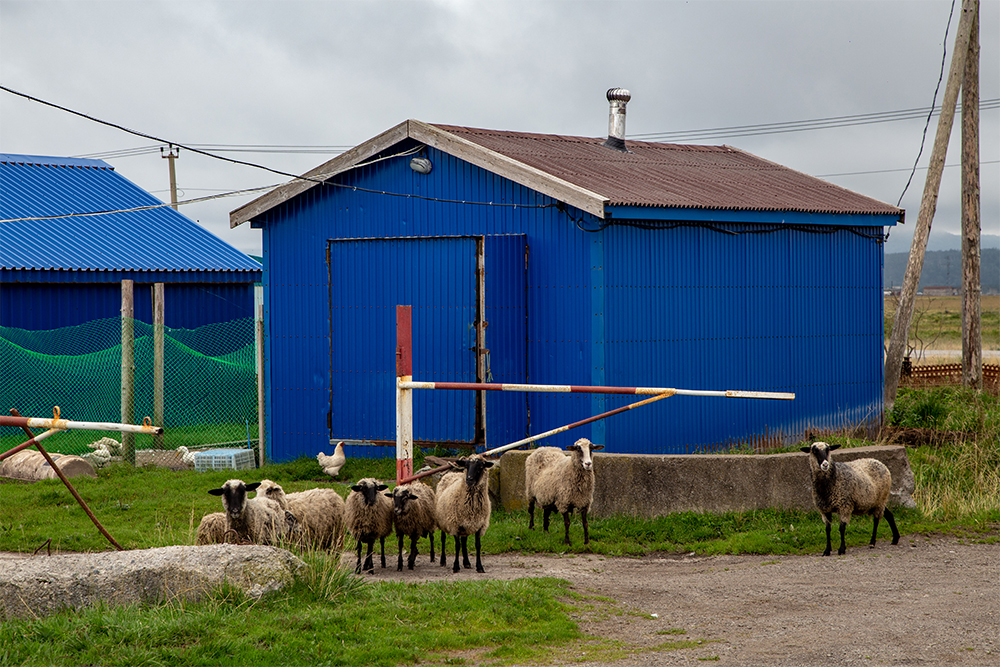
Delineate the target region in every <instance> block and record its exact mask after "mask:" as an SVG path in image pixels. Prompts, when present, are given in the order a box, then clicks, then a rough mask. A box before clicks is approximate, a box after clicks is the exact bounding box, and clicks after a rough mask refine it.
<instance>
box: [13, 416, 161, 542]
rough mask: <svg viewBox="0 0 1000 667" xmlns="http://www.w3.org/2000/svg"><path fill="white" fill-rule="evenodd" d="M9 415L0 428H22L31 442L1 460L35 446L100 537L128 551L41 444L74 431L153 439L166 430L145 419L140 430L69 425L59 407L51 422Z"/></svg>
mask: <svg viewBox="0 0 1000 667" xmlns="http://www.w3.org/2000/svg"><path fill="white" fill-rule="evenodd" d="M10 414H11V416H10V417H8V416H6V415H0V426H19V427H21V429H22V430H23V431H24V432H25V434H26V435H27V436H28V438H29V440H28V441H27V442H24V443H21V444H20V445H17V446H16V447H12V448H11V449H9V450H7V451H6V452H3V453H2V454H0V460H3V459H5V458H7V457H8V456H11V455H13V454H16V453H17V452H19V451H21V450H23V449H27V448H28V447H31V446H34V447H35V448H36V449H37V450H38V452H39V453H40V454H41V455H42V456H43V457H44V458H45V461H46V462H47V463H48V464H49V466H51V467H52V470H54V471H55V473H56V475H58V477H59V479H60V480H62V483H63V484H65V485H66V488H67V489H69V492H70V493H71V494H72V495H73V497H74V498H75V499H76V502H77V503H79V504H80V507H82V508H83V511H84V512H86V513H87V516H88V517H90V520H91V521H93V522H94V525H95V526H97V530H99V531H100V532H101V534H102V535H104V537H106V538H108V541H109V542H111V544H112V545H113V546H114V547H115V549H117V550H118V551H124V550H125V548H124V547H123V546H122V545H120V544H118V542H116V541H115V538H113V537H111V534H110V533H109V532H108V531H107V530H106V529H105V528H104V526H102V525H101V522H100V521H98V520H97V517H96V516H94V513H93V512H92V511H90V508H89V507H88V506H87V503H86V502H85V501H84V499H83V498H82V497H81V496H80V494H79V493H77V491H76V489H75V488H73V485H72V484H71V483H70V481H69V478H68V477H66V475H64V474H63V471H62V470H60V469H59V466H58V465H56V462H55V461H54V460H53V459H52V457H51V456H50V455H49V453H48V452H47V451H45V448H44V447H42V444H41V442H40V441H41V440H44V439H45V438H47V437H49V436H50V435H53V434H55V433H59V432H60V431H66V430H69V429H73V428H76V429H83V430H88V431H129V432H131V433H148V434H150V435H163V428H162V427H159V426H153V425H152V424H150V422H149V417H146V418H145V419H144V420H143V424H142V426H137V425H133V424H110V423H100V422H75V421H69V420H66V419H60V418H59V406H58V405H57V406H55V408H53V410H52V417H53V418H52V419H37V418H32V417H22V416H21V413H19V412H18V411H17V410H16V409H14V408H11V409H10ZM32 426H34V427H37V428H47V429H48V430H47V431H45V432H44V433H40V434H39V435H37V436H36V435H35V434H34V433H33V432H32V430H31V428H30V427H32ZM39 548H41V547H39ZM36 552H37V549H36Z"/></svg>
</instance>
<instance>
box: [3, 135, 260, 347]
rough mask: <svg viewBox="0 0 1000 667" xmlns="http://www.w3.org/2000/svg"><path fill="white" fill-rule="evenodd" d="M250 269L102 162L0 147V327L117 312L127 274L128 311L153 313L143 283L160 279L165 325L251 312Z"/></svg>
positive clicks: (145, 316) (255, 278)
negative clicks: (131, 287)
mask: <svg viewBox="0 0 1000 667" xmlns="http://www.w3.org/2000/svg"><path fill="white" fill-rule="evenodd" d="M150 207H152V208H150ZM105 211H118V212H114V213H101V212H105ZM97 213H101V214H99V215H95V214H97ZM260 277H261V266H260V263H259V262H257V261H256V260H254V259H252V258H250V257H249V256H247V255H245V254H244V253H242V252H240V251H239V250H237V249H236V248H233V247H232V246H230V245H229V244H228V243H225V242H224V241H222V240H221V239H219V238H218V237H216V236H215V235H213V234H211V233H210V232H208V231H207V230H206V229H204V228H203V227H201V226H199V225H198V224H197V223H195V222H194V221H193V220H191V219H189V218H188V217H186V216H184V215H182V214H181V213H178V212H177V211H175V210H173V209H172V208H169V207H165V206H163V203H162V202H161V201H160V200H159V199H157V198H155V197H153V196H152V195H151V194H149V193H147V192H146V191H144V190H143V189H142V188H140V187H139V186H137V185H135V184H134V183H132V182H131V181H129V180H128V179H126V178H124V177H123V176H121V175H120V174H118V173H117V172H116V171H115V170H114V169H113V167H111V165H109V164H108V163H107V162H104V161H102V160H89V159H80V158H63V157H41V156H33V155H12V154H0V326H5V327H15V328H19V329H27V330H31V331H41V330H49V329H57V328H61V327H67V326H73V325H77V324H82V323H84V322H89V321H92V320H98V319H103V318H109V317H119V316H120V313H121V281H122V280H125V279H130V280H134V281H135V318H136V319H138V320H141V321H143V322H147V323H151V322H152V321H153V320H152V299H151V297H150V291H149V287H150V286H151V285H152V284H153V283H157V282H162V283H164V293H165V296H164V302H165V314H164V318H165V323H166V325H167V326H168V327H171V328H178V329H194V328H197V327H200V326H202V325H206V324H214V323H218V322H229V321H231V320H235V319H241V318H252V317H253V316H254V283H256V282H259V281H260Z"/></svg>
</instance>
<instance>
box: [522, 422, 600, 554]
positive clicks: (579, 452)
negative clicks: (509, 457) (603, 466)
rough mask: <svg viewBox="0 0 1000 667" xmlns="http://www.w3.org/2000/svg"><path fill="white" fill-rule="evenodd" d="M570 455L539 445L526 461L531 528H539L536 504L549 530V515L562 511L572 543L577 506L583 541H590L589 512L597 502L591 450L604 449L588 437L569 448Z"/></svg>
mask: <svg viewBox="0 0 1000 667" xmlns="http://www.w3.org/2000/svg"><path fill="white" fill-rule="evenodd" d="M566 449H567V450H569V452H570V455H569V456H566V455H565V454H563V452H561V451H560V450H559V449H558V448H556V447H539V448H538V449H536V450H535V451H533V452H532V453H531V454H529V455H528V458H527V459H525V461H524V490H525V495H526V496H527V498H528V530H534V528H535V504H536V503H537V504H538V505H540V506H541V507H542V528H543V529H544V530H545V532H549V515H550V514H551V513H552V512H554V511H555V512H559V513H560V514H562V516H563V523H564V524H565V526H566V537H565V539H563V543H565V544H570V540H569V521H570V517H571V516H572V515H573V509H574V508H575V509H577V510H579V511H580V519H581V520H582V521H583V543H584V544H589V543H590V525H589V524H588V523H587V513H588V512H589V511H590V504H591V503H592V502H593V501H594V460H593V458H592V457H591V452H596V451H600V450H602V449H604V445H595V444H593V443H591V442H590V440H587V439H586V438H580V439H579V440H577V441H576V442H575V443H574V444H572V445H569V446H568V447H566Z"/></svg>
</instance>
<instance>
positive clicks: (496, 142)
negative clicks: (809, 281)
mask: <svg viewBox="0 0 1000 667" xmlns="http://www.w3.org/2000/svg"><path fill="white" fill-rule="evenodd" d="M433 127H435V128H437V129H439V130H441V131H443V132H447V133H449V134H453V135H455V136H458V137H461V138H462V139H465V140H467V141H470V142H472V143H474V144H477V145H479V146H482V147H483V148H486V149H488V150H491V151H494V152H496V153H499V154H501V155H503V156H506V157H508V158H510V159H512V160H516V161H517V162H521V163H523V164H526V165H528V166H530V167H533V168H535V169H537V170H539V171H541V172H544V173H546V174H549V175H551V176H554V177H556V178H559V179H562V180H564V181H567V182H569V183H572V184H574V185H577V186H579V187H582V188H585V189H587V190H591V191H593V192H595V193H598V194H600V195H602V196H604V197H605V198H606V199H607V200H608V204H609V205H611V206H643V207H668V208H704V209H726V210H742V211H797V212H806V213H846V214H888V215H894V216H901V215H902V213H903V211H902V209H899V208H897V207H895V206H892V205H890V204H886V203H884V202H880V201H878V200H876V199H872V198H871V197H867V196H865V195H862V194H858V193H857V192H853V191H851V190H848V189H846V188H842V187H840V186H838V185H834V184H833V183H829V182H827V181H824V180H822V179H819V178H815V177H813V176H809V175H807V174H804V173H802V172H799V171H796V170H794V169H789V168H788V167H783V166H781V165H779V164H775V163H774V162H770V161H768V160H764V159H762V158H759V157H757V156H755V155H751V154H750V153H747V152H745V151H741V150H739V149H736V148H733V147H731V146H693V145H686V144H663V143H652V142H644V141H631V140H626V146H627V148H628V150H629V152H628V153H622V152H620V151H616V150H614V149H611V148H607V147H605V146H603V145H602V144H603V142H604V138H603V137H601V138H592V137H573V136H563V135H554V134H531V133H526V132H510V131H501V130H482V129H476V128H470V127H459V126H454V125H438V124H434V125H433Z"/></svg>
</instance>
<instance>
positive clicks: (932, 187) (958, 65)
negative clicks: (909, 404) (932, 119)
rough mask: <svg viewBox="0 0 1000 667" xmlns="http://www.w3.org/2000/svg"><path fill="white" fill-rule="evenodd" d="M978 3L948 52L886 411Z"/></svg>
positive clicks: (897, 323) (967, 6) (966, 10)
mask: <svg viewBox="0 0 1000 667" xmlns="http://www.w3.org/2000/svg"><path fill="white" fill-rule="evenodd" d="M977 7H978V0H963V2H962V18H961V19H960V20H959V22H958V34H957V35H955V49H954V51H952V55H951V68H950V69H949V71H948V83H947V85H946V86H945V90H944V99H943V100H942V102H941V116H940V117H939V118H938V126H937V133H936V134H935V135H934V148H933V150H932V151H931V158H930V164H929V165H928V168H927V180H926V181H925V182H924V194H923V197H922V198H921V200H920V213H919V214H918V215H917V226H916V227H915V228H914V230H913V241H912V243H911V244H910V257H909V259H908V260H907V262H906V273H905V274H904V276H903V288H902V290H901V292H900V295H899V305H898V306H897V307H896V317H895V318H894V320H893V323H892V335H891V336H890V337H889V349H888V351H887V352H886V355H885V394H884V408H883V409H884V411H885V413H889V412H890V411H891V410H892V406H893V404H894V403H895V402H896V391H897V390H898V389H899V371H900V369H901V367H902V365H903V352H904V351H905V350H906V341H907V338H908V337H909V332H910V324H911V323H912V321H913V306H914V304H915V302H916V299H917V285H919V283H920V272H921V271H922V270H923V268H924V253H925V252H926V250H927V237H928V235H929V234H930V231H931V222H932V221H933V220H934V211H935V210H936V209H937V198H938V192H939V191H940V190H941V173H942V172H943V171H944V161H945V157H946V156H947V153H948V141H949V139H950V138H951V127H952V124H953V123H954V120H955V104H956V102H958V93H959V89H960V88H961V86H962V76H963V74H964V72H965V61H966V58H967V56H968V53H969V37H970V36H971V34H972V22H973V19H974V18H975V15H976V10H977Z"/></svg>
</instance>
